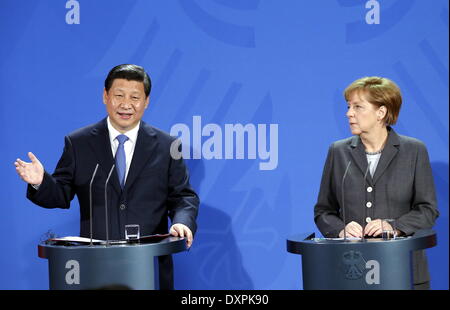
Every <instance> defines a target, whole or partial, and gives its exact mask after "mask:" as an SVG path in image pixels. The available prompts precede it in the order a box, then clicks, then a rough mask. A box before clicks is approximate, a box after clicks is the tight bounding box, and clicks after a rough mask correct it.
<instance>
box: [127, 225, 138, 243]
mask: <svg viewBox="0 0 450 310" xmlns="http://www.w3.org/2000/svg"><path fill="white" fill-rule="evenodd" d="M139 238H140V233H139V225H138V224H130V225H125V239H127V240H139Z"/></svg>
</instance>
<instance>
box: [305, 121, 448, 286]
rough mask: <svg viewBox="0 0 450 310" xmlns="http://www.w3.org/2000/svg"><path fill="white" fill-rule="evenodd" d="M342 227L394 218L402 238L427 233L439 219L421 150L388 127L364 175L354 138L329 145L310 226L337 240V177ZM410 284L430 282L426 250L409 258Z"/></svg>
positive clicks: (361, 147)
mask: <svg viewBox="0 0 450 310" xmlns="http://www.w3.org/2000/svg"><path fill="white" fill-rule="evenodd" d="M350 161H351V164H350V167H349V169H348V172H347V176H346V178H345V183H344V198H345V200H344V202H345V218H346V220H345V221H346V223H347V224H348V223H350V222H351V221H355V222H357V223H359V224H360V225H361V226H363V227H364V226H365V225H366V224H367V221H370V220H371V219H372V220H375V219H387V218H392V219H395V221H394V225H395V227H396V228H397V229H399V230H400V231H402V232H404V233H405V234H406V235H411V234H413V233H414V232H416V231H417V230H420V229H424V228H431V227H433V225H434V222H435V220H436V218H437V217H438V216H439V212H438V210H437V203H436V194H435V189H434V182H433V176H432V173H431V166H430V161H429V158H428V152H427V149H426V147H425V145H424V144H423V143H422V142H421V141H419V140H417V139H414V138H410V137H406V136H402V135H398V134H397V133H396V132H395V131H394V130H393V129H392V128H390V127H388V139H387V142H386V145H385V147H384V150H383V153H382V155H381V158H380V160H379V162H378V166H377V168H376V170H375V174H374V176H373V177H372V176H371V175H370V173H367V176H366V180H364V175H365V173H366V171H367V167H368V163H367V157H366V154H365V148H364V145H363V143H362V142H361V139H360V138H359V136H352V137H350V138H347V139H344V140H340V141H337V142H334V143H333V144H332V145H331V146H330V148H329V150H328V156H327V159H326V162H325V167H324V170H323V175H322V181H321V184H320V192H319V196H318V199H317V204H316V205H315V207H314V221H315V223H316V225H317V227H318V228H319V230H320V232H321V233H322V234H323V235H324V236H325V237H337V236H338V235H339V232H340V231H341V230H342V229H344V226H345V224H344V222H343V219H342V210H341V204H342V178H343V175H344V172H345V169H346V167H347V165H348V163H349V162H350ZM413 267H414V283H423V282H427V281H429V279H430V277H429V273H428V266H427V260H426V256H425V251H416V252H415V253H414V254H413Z"/></svg>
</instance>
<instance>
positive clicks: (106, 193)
mask: <svg viewBox="0 0 450 310" xmlns="http://www.w3.org/2000/svg"><path fill="white" fill-rule="evenodd" d="M115 166H116V165H115V164H113V165H112V167H111V170H109V174H108V178H106V182H105V223H106V246H109V221H108V182H109V178H110V177H111V174H112V172H113V170H114V167H115Z"/></svg>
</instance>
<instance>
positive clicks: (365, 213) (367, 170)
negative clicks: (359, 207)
mask: <svg viewBox="0 0 450 310" xmlns="http://www.w3.org/2000/svg"><path fill="white" fill-rule="evenodd" d="M371 164H372V162H371V161H369V162H368V164H367V169H366V172H364V188H363V191H365V190H366V185H367V173H369V170H370V165H371ZM366 218H367V206H364V219H363V223H366ZM365 229H366V224H364V227H363V232H362V238H361V241H365V240H366V239H365V238H364V233H365V232H364V231H365Z"/></svg>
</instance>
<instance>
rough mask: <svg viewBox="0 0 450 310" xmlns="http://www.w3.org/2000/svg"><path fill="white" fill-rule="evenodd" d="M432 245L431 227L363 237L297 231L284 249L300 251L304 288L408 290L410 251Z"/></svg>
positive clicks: (433, 237) (434, 243) (410, 273)
mask: <svg viewBox="0 0 450 310" xmlns="http://www.w3.org/2000/svg"><path fill="white" fill-rule="evenodd" d="M435 245H436V233H435V232H434V231H433V230H421V231H418V232H416V233H415V234H414V235H412V236H408V237H401V238H398V239H392V240H382V239H376V238H374V239H366V240H365V241H355V240H352V241H349V240H345V241H344V240H339V239H326V238H314V234H300V235H296V236H292V237H290V238H288V240H287V251H288V252H290V253H294V254H301V255H302V274H303V288H304V289H305V290H324V289H325V290H326V289H330V290H347V289H349V290H361V289H362V290H374V289H375V290H409V289H412V287H413V277H412V264H411V263H412V262H411V254H412V251H416V250H423V249H427V248H431V247H433V246H435Z"/></svg>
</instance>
